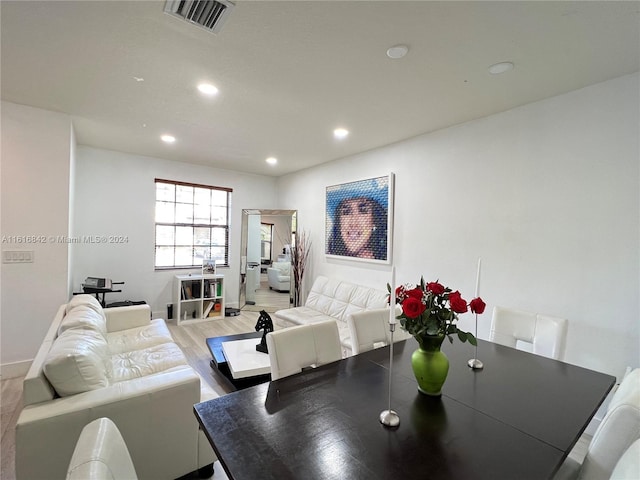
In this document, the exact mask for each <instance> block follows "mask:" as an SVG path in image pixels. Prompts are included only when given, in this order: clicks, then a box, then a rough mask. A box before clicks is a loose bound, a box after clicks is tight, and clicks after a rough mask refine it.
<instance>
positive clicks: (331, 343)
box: [267, 320, 342, 380]
mask: <svg viewBox="0 0 640 480" xmlns="http://www.w3.org/2000/svg"><path fill="white" fill-rule="evenodd" d="M267 348H268V349H269V361H270V362H271V380H277V379H279V378H282V377H288V376H289V375H293V374H295V373H299V372H301V371H302V369H303V368H305V367H319V366H320V365H324V364H326V363H331V362H335V361H337V360H340V359H342V346H341V345H340V334H339V332H338V324H337V322H336V321H335V320H327V321H323V322H318V323H311V324H308V325H298V326H295V327H289V328H283V329H280V330H276V331H273V332H270V333H268V334H267Z"/></svg>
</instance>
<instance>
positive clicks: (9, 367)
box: [0, 360, 32, 379]
mask: <svg viewBox="0 0 640 480" xmlns="http://www.w3.org/2000/svg"><path fill="white" fill-rule="evenodd" d="M31 362H32V360H24V361H22V362H14V363H3V364H2V365H0V378H1V379H7V378H16V377H24V376H25V375H26V374H27V372H28V371H29V367H30V366H31Z"/></svg>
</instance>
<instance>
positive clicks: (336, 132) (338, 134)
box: [333, 128, 349, 140]
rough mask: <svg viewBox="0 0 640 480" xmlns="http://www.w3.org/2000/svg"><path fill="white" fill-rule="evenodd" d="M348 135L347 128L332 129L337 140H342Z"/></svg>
mask: <svg viewBox="0 0 640 480" xmlns="http://www.w3.org/2000/svg"><path fill="white" fill-rule="evenodd" d="M348 135H349V130H347V129H346V128H336V129H335V130H334V131H333V136H334V137H335V138H337V139H338V140H342V139H343V138H346V137H347V136H348Z"/></svg>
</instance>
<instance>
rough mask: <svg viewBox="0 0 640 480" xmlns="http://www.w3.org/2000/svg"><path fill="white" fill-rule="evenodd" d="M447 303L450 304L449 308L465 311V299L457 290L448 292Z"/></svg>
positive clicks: (460, 311)
mask: <svg viewBox="0 0 640 480" xmlns="http://www.w3.org/2000/svg"><path fill="white" fill-rule="evenodd" d="M449 305H451V310H453V311H454V312H456V313H465V312H466V311H467V301H466V300H464V299H463V298H462V296H461V295H460V292H459V291H457V290H456V291H455V292H451V293H450V294H449Z"/></svg>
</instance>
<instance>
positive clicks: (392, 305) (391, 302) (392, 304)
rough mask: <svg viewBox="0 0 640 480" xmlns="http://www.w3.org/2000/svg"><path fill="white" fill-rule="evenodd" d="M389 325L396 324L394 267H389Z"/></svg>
mask: <svg viewBox="0 0 640 480" xmlns="http://www.w3.org/2000/svg"><path fill="white" fill-rule="evenodd" d="M389 323H390V324H393V323H396V267H395V266H393V267H391V291H390V292H389Z"/></svg>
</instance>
